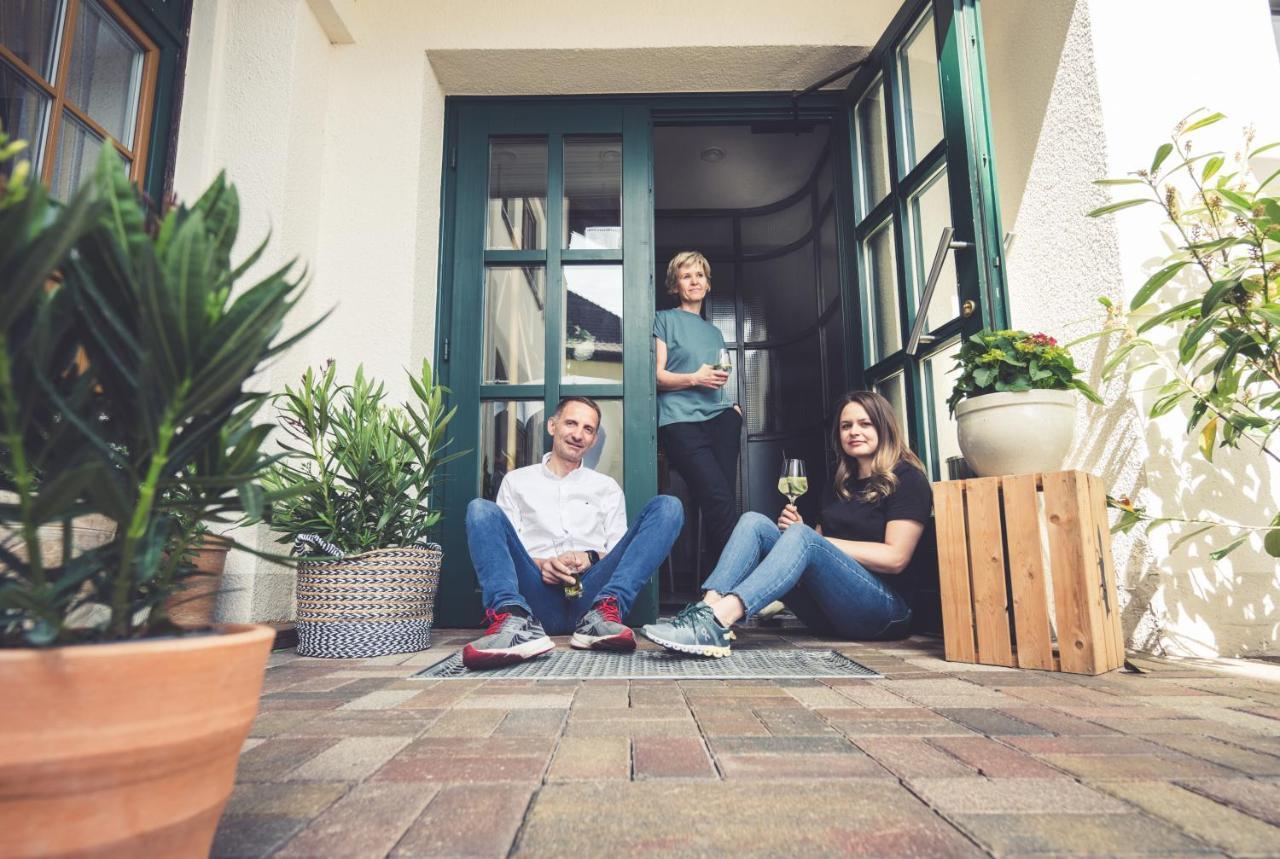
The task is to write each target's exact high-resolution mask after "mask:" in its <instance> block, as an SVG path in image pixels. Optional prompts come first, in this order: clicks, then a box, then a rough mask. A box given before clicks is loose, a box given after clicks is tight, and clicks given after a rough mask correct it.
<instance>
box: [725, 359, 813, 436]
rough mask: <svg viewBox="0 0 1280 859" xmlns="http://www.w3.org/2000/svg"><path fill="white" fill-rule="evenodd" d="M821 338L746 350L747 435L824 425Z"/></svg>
mask: <svg viewBox="0 0 1280 859" xmlns="http://www.w3.org/2000/svg"><path fill="white" fill-rule="evenodd" d="M819 360H820V357H819V353H818V338H816V337H805V338H803V339H801V340H796V341H793V342H791V343H789V344H787V345H786V346H778V347H774V348H772V349H747V350H746V370H745V372H746V376H747V378H746V383H747V384H746V402H745V403H743V404H742V406H743V413H744V417H745V418H746V422H747V432H749V433H761V432H769V433H772V432H787V431H791V430H798V429H804V428H806V427H810V426H813V425H814V424H816V423H820V422H821V421H822V411H823V409H822V399H823V391H822V373H821V372H820V371H819V364H818V362H819Z"/></svg>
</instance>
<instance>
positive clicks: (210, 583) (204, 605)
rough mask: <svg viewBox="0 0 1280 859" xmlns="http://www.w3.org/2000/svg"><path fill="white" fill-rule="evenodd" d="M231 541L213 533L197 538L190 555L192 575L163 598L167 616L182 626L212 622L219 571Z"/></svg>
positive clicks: (206, 626)
mask: <svg viewBox="0 0 1280 859" xmlns="http://www.w3.org/2000/svg"><path fill="white" fill-rule="evenodd" d="M230 549H231V541H230V540H228V539H227V538H226V537H219V536H218V535H216V534H205V535H204V536H203V537H201V538H200V542H199V543H198V544H197V545H196V549H195V552H194V553H193V556H192V559H191V560H192V563H193V564H195V568H196V572H195V575H193V576H190V577H188V578H187V579H185V580H184V581H183V583H182V589H181V590H179V591H176V592H175V593H174V594H173V596H171V597H169V598H168V599H167V600H165V601H164V610H165V613H166V614H168V615H169V619H170V620H171V621H173V622H174V623H176V624H177V625H178V626H181V627H183V628H184V629H206V628H208V627H210V626H213V622H214V609H215V608H217V604H218V590H219V589H220V588H221V587H222V571H223V569H224V568H225V567H226V565H227V552H228V551H229V550H230Z"/></svg>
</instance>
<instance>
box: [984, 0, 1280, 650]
mask: <svg viewBox="0 0 1280 859" xmlns="http://www.w3.org/2000/svg"><path fill="white" fill-rule="evenodd" d="M1266 6H1267V4H1266V2H1265V0H1237V2H1233V3H1228V4H1219V5H1218V6H1216V7H1215V11H1214V14H1213V15H1204V14H1202V13H1203V11H1204V8H1203V4H1198V3H1196V2H1194V0H1159V2H1157V0H1141V2H1140V0H1130V2H1126V3H1112V2H1101V0H983V4H982V8H983V18H984V38H985V42H986V52H987V59H988V71H989V81H990V87H991V99H992V115H993V123H994V134H995V150H996V164H997V168H998V173H999V175H998V181H999V185H1000V196H1001V210H1002V214H1003V217H1004V224H1005V229H1006V230H1009V231H1012V232H1014V233H1015V234H1016V236H1017V238H1016V242H1015V245H1014V250H1013V253H1012V255H1011V257H1010V259H1009V265H1008V275H1009V281H1010V305H1011V306H1010V310H1011V316H1012V322H1013V324H1014V325H1015V326H1016V327H1020V328H1029V329H1033V330H1036V329H1043V330H1046V331H1048V332H1049V333H1052V334H1054V335H1056V336H1058V337H1059V338H1061V339H1072V338H1074V337H1077V336H1080V335H1082V334H1084V333H1087V332H1088V331H1091V330H1095V329H1096V328H1097V327H1098V326H1099V325H1100V323H1101V314H1102V311H1101V308H1100V307H1099V305H1098V304H1097V298H1098V296H1101V295H1105V296H1108V297H1110V298H1111V299H1113V300H1114V301H1116V302H1117V303H1123V304H1127V303H1128V301H1129V299H1130V298H1131V297H1132V295H1133V294H1134V293H1135V292H1136V291H1137V289H1138V288H1139V287H1140V286H1141V285H1142V283H1143V282H1144V281H1145V280H1146V278H1147V277H1148V276H1149V275H1150V274H1151V273H1152V272H1153V271H1154V270H1155V267H1156V263H1157V262H1158V260H1159V259H1160V258H1161V257H1162V256H1163V255H1164V254H1165V253H1167V250H1166V246H1165V244H1164V243H1163V241H1162V239H1161V235H1162V233H1161V223H1160V218H1159V217H1158V215H1157V210H1156V209H1155V208H1154V207H1153V208H1151V209H1150V210H1148V209H1145V208H1144V209H1135V210H1129V211H1127V212H1124V213H1120V214H1119V215H1118V216H1114V217H1109V218H1104V219H1089V218H1086V217H1084V213H1085V212H1087V211H1089V210H1090V209H1092V208H1095V207H1096V206H1099V205H1101V204H1103V203H1105V202H1107V201H1108V200H1109V199H1110V198H1109V196H1108V195H1107V193H1106V192H1105V191H1104V190H1102V189H1100V188H1098V187H1096V186H1093V185H1092V184H1091V182H1092V180H1093V179H1096V178H1101V177H1103V176H1122V175H1124V174H1125V173H1126V172H1128V171H1130V170H1134V169H1137V168H1138V167H1142V166H1146V165H1148V164H1150V160H1151V155H1152V153H1153V151H1154V150H1155V147H1156V146H1157V145H1159V143H1160V142H1162V141H1163V140H1164V139H1165V135H1167V134H1168V132H1169V130H1170V129H1171V128H1172V126H1173V124H1174V123H1175V122H1176V121H1177V120H1178V119H1180V118H1181V117H1183V116H1184V115H1186V114H1187V113H1189V112H1190V111H1191V110H1193V109H1194V108H1196V107H1199V106H1207V107H1210V108H1211V109H1214V110H1221V111H1222V112H1224V113H1226V114H1227V115H1228V117H1229V118H1230V119H1229V121H1225V122H1223V123H1221V124H1220V125H1219V126H1218V127H1216V128H1215V129H1214V130H1213V133H1209V132H1207V131H1206V133H1205V134H1204V141H1205V144H1206V145H1208V144H1212V145H1217V146H1219V147H1220V148H1222V149H1224V150H1225V151H1226V152H1227V153H1228V154H1230V153H1231V152H1233V151H1234V150H1235V149H1237V148H1239V143H1238V139H1239V132H1240V130H1241V128H1242V127H1243V126H1244V125H1246V124H1248V123H1253V124H1255V125H1256V126H1257V127H1258V131H1259V140H1270V139H1280V109H1277V108H1276V107H1275V100H1274V96H1273V94H1274V93H1275V92H1276V91H1277V88H1278V86H1280V62H1277V60H1276V54H1275V51H1274V49H1273V48H1274V46H1273V45H1272V43H1271V33H1270V31H1269V28H1268V27H1267V24H1268V21H1267V14H1268V12H1267V8H1266ZM1206 40H1208V42H1210V43H1216V44H1227V43H1230V44H1232V45H1233V46H1236V47H1235V48H1233V51H1232V56H1233V70H1232V73H1231V74H1230V75H1229V76H1223V75H1222V74H1220V69H1218V68H1217V67H1216V65H1211V64H1207V63H1196V62H1186V61H1178V60H1176V59H1175V58H1178V57H1184V58H1187V57H1195V56H1196V55H1197V53H1196V51H1195V50H1194V46H1195V45H1196V44H1204V43H1205V42H1206ZM1115 199H1123V197H1116V198H1115ZM1075 354H1076V357H1077V360H1078V361H1080V363H1082V364H1084V365H1085V366H1088V367H1091V368H1092V367H1096V366H1098V365H1099V364H1100V361H1101V359H1102V358H1103V356H1104V353H1103V352H1102V350H1101V347H1099V346H1096V345H1092V344H1091V345H1087V346H1082V347H1079V348H1077V349H1076V350H1075ZM1135 387H1136V385H1135ZM1106 395H1107V399H1108V403H1109V406H1108V407H1107V408H1097V407H1092V406H1086V407H1084V408H1082V409H1081V411H1080V414H1079V416H1078V427H1077V430H1078V432H1077V442H1076V446H1075V449H1074V451H1073V454H1072V458H1071V464H1073V465H1076V466H1079V467H1082V468H1086V469H1088V470H1091V471H1095V472H1097V473H1100V474H1102V475H1103V476H1104V477H1105V478H1106V480H1107V481H1108V485H1109V487H1110V489H1111V491H1112V493H1113V494H1115V495H1129V496H1130V497H1133V498H1135V499H1136V500H1138V501H1139V503H1144V504H1146V505H1148V507H1149V508H1150V509H1151V511H1152V512H1153V514H1154V515H1185V516H1192V517H1195V516H1201V515H1205V514H1206V513H1209V512H1210V511H1212V512H1216V513H1217V514H1219V515H1221V516H1223V517H1226V518H1227V519H1232V520H1235V521H1240V522H1247V523H1252V524H1262V521H1261V514H1260V512H1259V511H1260V510H1262V509H1267V510H1271V511H1273V512H1274V511H1275V510H1276V508H1277V505H1278V504H1280V499H1278V496H1280V471H1278V470H1277V469H1276V468H1275V467H1274V466H1271V467H1269V466H1268V464H1267V463H1266V462H1264V461H1263V460H1262V458H1261V457H1259V456H1256V455H1252V454H1246V453H1240V454H1236V455H1231V454H1230V453H1224V452H1220V453H1219V454H1218V455H1217V456H1216V457H1215V464H1213V465H1210V464H1208V463H1205V462H1204V460H1203V459H1202V458H1201V457H1200V456H1199V454H1198V453H1197V452H1196V450H1195V445H1194V444H1193V443H1192V442H1190V441H1189V440H1188V439H1187V438H1186V437H1185V434H1184V428H1185V422H1186V418H1185V415H1182V416H1179V415H1178V414H1173V415H1170V416H1168V417H1166V418H1165V419H1162V420H1160V421H1157V422H1155V423H1151V422H1149V421H1147V420H1146V418H1145V417H1144V415H1145V413H1146V410H1147V409H1148V408H1149V407H1150V404H1151V402H1150V397H1149V396H1148V395H1147V394H1145V393H1143V392H1141V391H1138V392H1135V393H1134V394H1132V395H1131V394H1130V393H1129V392H1128V391H1127V390H1126V389H1125V387H1124V386H1123V385H1121V384H1120V383H1113V384H1112V385H1110V386H1109V387H1108V388H1107V390H1106ZM1181 533H1183V529H1180V528H1176V527H1174V528H1163V529H1157V530H1155V531H1153V532H1152V533H1151V535H1150V536H1149V538H1148V537H1144V536H1142V535H1141V534H1134V535H1131V536H1130V537H1123V536H1122V537H1120V538H1118V539H1117V541H1116V545H1115V549H1116V556H1117V561H1118V562H1119V563H1120V565H1121V568H1122V579H1121V581H1122V583H1123V589H1124V593H1123V594H1122V595H1121V602H1122V603H1124V604H1125V622H1126V623H1125V625H1126V630H1128V631H1130V634H1131V642H1132V643H1133V645H1135V646H1137V647H1140V648H1144V649H1155V650H1163V651H1167V652H1173V653H1195V654H1215V653H1230V654H1236V653H1258V652H1272V653H1274V652H1276V650H1277V648H1278V647H1280V642H1278V638H1280V636H1278V629H1280V613H1278V612H1277V606H1276V601H1277V599H1278V598H1280V579H1278V573H1277V564H1276V562H1275V560H1274V559H1271V558H1269V557H1267V556H1266V555H1265V554H1263V553H1262V552H1261V546H1260V541H1256V540H1255V541H1254V542H1253V543H1252V544H1251V545H1250V546H1249V547H1242V548H1241V549H1240V550H1238V551H1237V552H1235V553H1234V554H1233V555H1231V556H1230V557H1229V558H1228V559H1226V560H1224V561H1221V562H1217V563H1215V562H1213V561H1211V560H1209V559H1208V553H1209V552H1210V551H1212V550H1213V549H1214V548H1216V547H1220V546H1222V545H1224V544H1225V543H1226V542H1227V541H1228V538H1227V537H1226V535H1225V532H1223V533H1216V534H1213V535H1206V536H1205V537H1204V538H1202V539H1197V540H1192V541H1190V542H1188V543H1186V544H1184V545H1182V546H1180V547H1178V549H1177V550H1176V551H1173V552H1171V551H1170V548H1169V547H1170V545H1171V544H1172V542H1173V541H1174V540H1176V538H1177V537H1178V536H1179V534H1181Z"/></svg>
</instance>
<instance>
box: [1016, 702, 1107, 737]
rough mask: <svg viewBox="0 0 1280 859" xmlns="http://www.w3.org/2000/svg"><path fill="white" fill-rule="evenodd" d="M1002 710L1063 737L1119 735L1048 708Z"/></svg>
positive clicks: (1100, 726) (1093, 723)
mask: <svg viewBox="0 0 1280 859" xmlns="http://www.w3.org/2000/svg"><path fill="white" fill-rule="evenodd" d="M1000 710H1001V712H1003V713H1007V714H1008V715H1010V716H1013V717H1014V718H1015V719H1017V720H1019V721H1022V722H1026V723H1027V724H1029V725H1036V726H1037V727H1041V728H1044V729H1045V730H1046V731H1050V732H1052V733H1055V734H1060V735H1063V736H1080V737H1098V736H1106V735H1107V734H1115V733H1117V732H1116V731H1113V730H1112V729H1111V728H1107V727H1104V726H1102V725H1099V724H1097V723H1096V722H1090V721H1088V720H1087V719H1077V718H1076V717H1074V716H1068V715H1067V714H1066V713H1062V712H1059V711H1057V710H1050V709H1048V708H1047V707H1002V708H1000Z"/></svg>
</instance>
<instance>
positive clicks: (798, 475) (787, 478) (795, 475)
mask: <svg viewBox="0 0 1280 859" xmlns="http://www.w3.org/2000/svg"><path fill="white" fill-rule="evenodd" d="M778 491H779V492H781V493H782V494H783V495H785V496H787V503H788V504H795V503H796V499H797V498H799V497H800V496H801V495H804V494H805V493H806V492H808V491H809V478H808V477H806V476H805V473H804V460H803V459H784V460H782V475H781V476H780V477H779V478H778Z"/></svg>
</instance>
